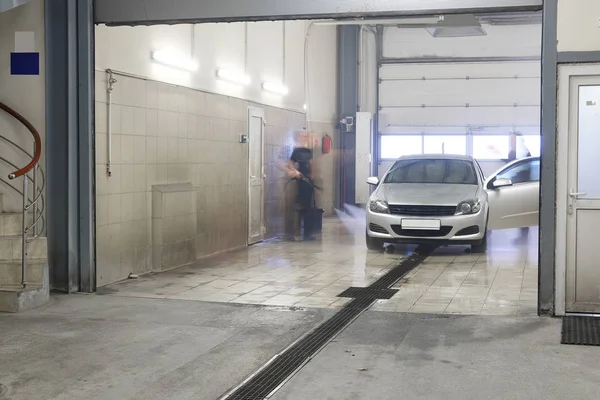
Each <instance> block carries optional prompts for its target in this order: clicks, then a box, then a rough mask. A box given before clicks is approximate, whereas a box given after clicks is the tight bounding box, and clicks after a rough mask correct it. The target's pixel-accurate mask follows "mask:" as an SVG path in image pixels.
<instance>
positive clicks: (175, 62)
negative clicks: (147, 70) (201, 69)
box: [152, 50, 198, 72]
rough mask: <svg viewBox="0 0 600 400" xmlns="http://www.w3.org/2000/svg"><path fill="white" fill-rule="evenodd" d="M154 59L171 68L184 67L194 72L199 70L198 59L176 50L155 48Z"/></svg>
mask: <svg viewBox="0 0 600 400" xmlns="http://www.w3.org/2000/svg"><path fill="white" fill-rule="evenodd" d="M152 59H153V60H154V61H156V62H157V63H159V64H162V65H165V66H167V67H171V68H176V69H183V70H186V71H192V72H193V71H197V70H198V63H197V62H196V61H194V60H192V59H191V58H188V57H185V56H183V55H182V54H181V53H178V52H174V51H169V50H155V51H153V52H152Z"/></svg>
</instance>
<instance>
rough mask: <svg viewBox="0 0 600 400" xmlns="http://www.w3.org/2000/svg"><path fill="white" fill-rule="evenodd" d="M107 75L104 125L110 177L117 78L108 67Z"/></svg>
mask: <svg viewBox="0 0 600 400" xmlns="http://www.w3.org/2000/svg"><path fill="white" fill-rule="evenodd" d="M106 73H107V75H108V80H107V87H106V115H107V124H108V126H107V127H106V147H107V149H106V150H107V152H106V174H107V175H108V177H109V178H110V177H112V92H113V90H114V88H115V83H117V80H116V79H115V77H114V72H113V71H112V70H110V69H107V70H106Z"/></svg>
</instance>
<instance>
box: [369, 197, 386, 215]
mask: <svg viewBox="0 0 600 400" xmlns="http://www.w3.org/2000/svg"><path fill="white" fill-rule="evenodd" d="M369 210H371V212H374V213H379V214H389V213H390V208H389V207H388V204H387V203H386V202H385V201H383V200H371V202H370V203H369Z"/></svg>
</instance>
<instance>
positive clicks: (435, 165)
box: [384, 158, 478, 185]
mask: <svg viewBox="0 0 600 400" xmlns="http://www.w3.org/2000/svg"><path fill="white" fill-rule="evenodd" d="M477 182H478V181H477V174H476V172H475V168H474V166H473V163H471V162H468V161H463V160H447V159H435V158H431V159H417V160H401V161H398V162H396V164H394V166H393V167H392V168H391V169H390V172H389V173H388V174H387V175H386V177H385V180H384V183H453V184H460V185H477Z"/></svg>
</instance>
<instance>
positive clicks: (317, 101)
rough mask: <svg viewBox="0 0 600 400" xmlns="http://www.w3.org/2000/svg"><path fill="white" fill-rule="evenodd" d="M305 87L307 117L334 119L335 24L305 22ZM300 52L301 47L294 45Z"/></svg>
mask: <svg viewBox="0 0 600 400" xmlns="http://www.w3.org/2000/svg"><path fill="white" fill-rule="evenodd" d="M306 26H307V29H309V31H308V35H309V36H308V39H307V40H308V51H307V54H306V57H307V61H306V76H307V79H308V82H309V86H308V94H307V95H308V97H309V98H308V101H307V105H308V112H307V116H306V118H307V120H309V121H314V122H326V123H331V122H332V121H336V120H337V104H338V103H337V83H338V82H337V80H338V77H337V27H335V26H317V25H314V24H312V25H311V24H310V23H307V25H306ZM295 51H297V52H302V51H303V47H301V46H296V47H295Z"/></svg>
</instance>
